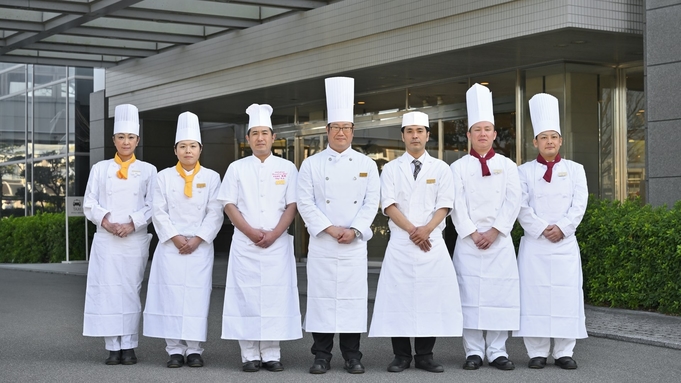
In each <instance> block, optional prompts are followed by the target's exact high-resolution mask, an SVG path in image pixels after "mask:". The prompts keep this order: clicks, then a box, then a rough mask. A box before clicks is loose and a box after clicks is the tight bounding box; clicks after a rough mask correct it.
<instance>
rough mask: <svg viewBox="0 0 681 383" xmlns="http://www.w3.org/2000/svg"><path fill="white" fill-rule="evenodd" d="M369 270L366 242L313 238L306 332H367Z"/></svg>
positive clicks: (308, 272)
mask: <svg viewBox="0 0 681 383" xmlns="http://www.w3.org/2000/svg"><path fill="white" fill-rule="evenodd" d="M367 267H368V264H367V248H366V243H365V242H364V241H361V240H354V241H352V242H351V243H349V244H339V243H338V242H337V240H336V239H334V238H333V237H331V236H330V235H326V234H322V235H320V236H319V237H313V236H310V247H309V251H308V254H307V311H306V313H305V322H304V324H303V328H304V329H305V331H307V332H319V333H360V332H366V331H367V301H368V293H369V287H368V282H367Z"/></svg>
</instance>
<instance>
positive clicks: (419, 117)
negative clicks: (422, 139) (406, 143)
mask: <svg viewBox="0 0 681 383" xmlns="http://www.w3.org/2000/svg"><path fill="white" fill-rule="evenodd" d="M411 125H418V126H425V127H426V129H427V130H428V131H430V123H429V122H428V115H427V114H425V113H423V112H409V113H405V114H403V115H402V131H404V127H405V126H411Z"/></svg>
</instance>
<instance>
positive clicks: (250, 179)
mask: <svg viewBox="0 0 681 383" xmlns="http://www.w3.org/2000/svg"><path fill="white" fill-rule="evenodd" d="M297 175H298V170H297V169H296V166H295V165H294V164H293V163H292V162H291V161H288V160H285V159H283V158H280V157H276V156H274V155H270V156H269V157H267V158H266V159H265V161H264V162H262V161H260V159H258V157H256V156H250V157H246V158H242V159H240V160H238V161H235V162H233V163H232V164H230V165H229V168H227V173H226V174H225V178H224V180H223V181H222V186H221V187H220V193H219V195H218V200H220V202H221V203H222V204H223V206H225V205H227V204H234V205H235V206H236V208H237V209H238V210H239V212H240V213H241V215H242V216H243V218H244V220H246V222H247V223H248V224H249V225H250V226H251V227H253V228H255V229H260V230H265V231H271V230H273V229H274V228H275V227H276V226H277V224H278V223H279V221H280V219H281V216H282V214H284V211H285V210H286V206H288V205H289V204H291V203H295V202H296V179H297ZM302 336H303V334H302V331H301V318H300V305H299V302H298V279H297V277H296V260H295V255H294V252H293V237H292V236H291V235H289V234H288V233H287V232H284V233H283V234H282V235H281V236H280V237H279V238H277V239H276V240H275V241H274V243H273V244H272V245H271V246H269V247H268V248H265V249H264V248H261V247H258V246H256V245H255V244H254V243H253V241H251V240H250V239H249V238H248V237H247V236H246V235H245V234H244V233H242V232H241V231H239V230H238V229H237V228H234V236H233V237H232V245H231V247H230V250H229V265H228V266H227V283H226V287H225V301H224V311H223V314H222V338H223V339H238V340H251V341H258V340H263V341H276V340H290V339H299V338H302Z"/></svg>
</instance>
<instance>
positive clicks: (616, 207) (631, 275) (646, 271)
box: [513, 198, 681, 314]
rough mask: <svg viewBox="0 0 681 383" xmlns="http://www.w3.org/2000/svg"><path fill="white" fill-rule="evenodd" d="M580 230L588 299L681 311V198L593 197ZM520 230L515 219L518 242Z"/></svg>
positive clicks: (578, 234) (640, 308)
mask: <svg viewBox="0 0 681 383" xmlns="http://www.w3.org/2000/svg"><path fill="white" fill-rule="evenodd" d="M576 235H577V240H578V241H579V247H580V250H581V255H582V271H583V273H584V294H585V298H586V301H587V302H588V303H590V304H594V305H599V306H611V307H621V308H628V309H636V310H655V311H659V312H662V313H667V314H681V201H680V202H678V203H677V204H676V205H675V206H674V208H672V209H667V207H664V206H663V207H658V208H653V207H651V206H650V205H645V206H641V203H640V202H639V201H626V202H619V201H604V200H598V199H596V198H590V199H589V204H588V206H587V209H586V214H584V219H583V220H582V223H581V224H580V225H579V227H578V228H577V234H576ZM520 236H522V228H520V225H518V224H517V223H516V227H515V228H514V230H513V238H514V242H515V243H516V246H517V244H518V242H519V240H520Z"/></svg>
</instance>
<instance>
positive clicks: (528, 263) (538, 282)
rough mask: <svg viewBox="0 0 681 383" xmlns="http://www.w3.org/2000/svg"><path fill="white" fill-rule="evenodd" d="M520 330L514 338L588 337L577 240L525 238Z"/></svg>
mask: <svg viewBox="0 0 681 383" xmlns="http://www.w3.org/2000/svg"><path fill="white" fill-rule="evenodd" d="M518 269H519V270H518V271H519V273H520V278H521V281H522V282H521V284H520V330H519V331H514V332H513V336H527V337H547V338H570V339H582V338H586V337H587V333H586V323H585V322H586V320H585V316H584V293H583V292H582V267H581V259H580V254H579V245H578V244H577V238H576V237H575V236H574V235H572V236H569V237H567V238H565V239H563V240H562V241H559V242H556V243H552V242H551V241H549V240H548V239H546V238H545V237H544V236H542V237H540V238H539V239H535V238H530V237H527V236H524V237H522V239H521V240H520V249H519V251H518Z"/></svg>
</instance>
